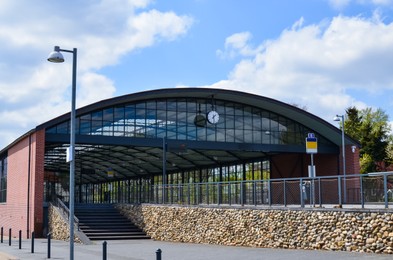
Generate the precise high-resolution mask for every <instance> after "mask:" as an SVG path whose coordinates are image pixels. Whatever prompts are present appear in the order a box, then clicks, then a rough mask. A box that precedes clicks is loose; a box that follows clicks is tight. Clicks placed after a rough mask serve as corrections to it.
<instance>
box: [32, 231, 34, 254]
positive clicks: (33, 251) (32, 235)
mask: <svg viewBox="0 0 393 260" xmlns="http://www.w3.org/2000/svg"><path fill="white" fill-rule="evenodd" d="M34 237H35V234H34V231H33V232H31V253H32V254H34Z"/></svg>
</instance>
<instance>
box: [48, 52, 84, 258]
mask: <svg viewBox="0 0 393 260" xmlns="http://www.w3.org/2000/svg"><path fill="white" fill-rule="evenodd" d="M61 52H69V53H72V54H73V63H72V99H71V120H70V121H71V124H70V147H69V148H68V150H67V162H69V163H70V202H69V203H70V205H69V208H70V215H69V226H70V260H73V259H74V193H75V192H74V188H75V187H74V186H75V99H76V57H77V49H76V48H74V49H73V50H64V49H60V47H59V46H55V47H54V51H53V52H51V53H50V54H49V56H48V61H50V62H55V63H61V62H64V58H63V55H62V54H61Z"/></svg>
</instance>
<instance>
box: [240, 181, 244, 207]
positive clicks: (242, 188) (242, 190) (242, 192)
mask: <svg viewBox="0 0 393 260" xmlns="http://www.w3.org/2000/svg"><path fill="white" fill-rule="evenodd" d="M244 185H245V183H244V181H241V182H240V203H241V205H242V206H244V197H245V196H244V191H245V189H244Z"/></svg>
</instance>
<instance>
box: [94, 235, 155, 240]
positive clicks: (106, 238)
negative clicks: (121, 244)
mask: <svg viewBox="0 0 393 260" xmlns="http://www.w3.org/2000/svg"><path fill="white" fill-rule="evenodd" d="M131 239H150V237H149V236H126V237H123V236H111V237H107V236H102V237H91V238H90V240H131Z"/></svg>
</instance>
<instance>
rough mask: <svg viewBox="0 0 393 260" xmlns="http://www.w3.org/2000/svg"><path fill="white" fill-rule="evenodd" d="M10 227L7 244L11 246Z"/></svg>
mask: <svg viewBox="0 0 393 260" xmlns="http://www.w3.org/2000/svg"><path fill="white" fill-rule="evenodd" d="M11 231H12V230H11V229H9V230H8V245H9V246H11Z"/></svg>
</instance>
